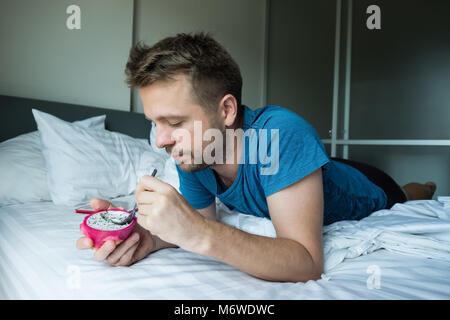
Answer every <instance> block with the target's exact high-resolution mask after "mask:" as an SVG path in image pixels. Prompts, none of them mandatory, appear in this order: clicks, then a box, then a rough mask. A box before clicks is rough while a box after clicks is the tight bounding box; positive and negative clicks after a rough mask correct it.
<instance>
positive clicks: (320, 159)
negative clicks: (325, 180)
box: [258, 113, 330, 197]
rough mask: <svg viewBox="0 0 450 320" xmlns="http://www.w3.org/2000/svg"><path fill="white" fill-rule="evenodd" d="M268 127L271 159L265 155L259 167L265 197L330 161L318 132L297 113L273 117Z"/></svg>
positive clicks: (267, 124)
mask: <svg viewBox="0 0 450 320" xmlns="http://www.w3.org/2000/svg"><path fill="white" fill-rule="evenodd" d="M265 127H266V128H267V129H269V130H267V131H268V132H270V134H269V133H268V134H267V135H268V138H267V141H268V143H266V145H267V152H266V154H270V156H268V158H269V159H270V160H271V161H269V160H267V157H266V160H264V157H262V158H261V159H263V161H258V167H259V171H260V172H259V177H260V181H261V185H262V188H263V190H264V194H265V196H266V197H267V196H269V195H271V194H273V193H275V192H277V191H279V190H281V189H283V188H286V187H288V186H289V185H291V184H293V183H295V182H297V181H299V180H300V179H302V178H303V177H305V176H307V175H308V174H310V173H312V172H314V171H315V170H317V169H319V168H321V167H322V166H323V165H325V164H327V163H328V162H329V161H330V159H329V157H328V155H327V152H326V150H325V147H324V145H323V143H322V141H321V140H320V138H319V136H318V134H317V132H316V131H315V130H314V128H313V127H312V126H311V125H310V124H309V123H308V122H306V121H305V120H304V119H303V118H301V117H299V116H298V115H297V114H294V113H291V114H286V115H284V116H278V117H276V118H275V117H273V118H271V119H269V120H268V121H267V123H266V125H265ZM277 129H278V130H277ZM273 130H275V131H273ZM259 143H261V140H259ZM272 153H273V154H272ZM277 154H278V162H277V161H276V160H277V157H276V155H277ZM264 162H265V163H264Z"/></svg>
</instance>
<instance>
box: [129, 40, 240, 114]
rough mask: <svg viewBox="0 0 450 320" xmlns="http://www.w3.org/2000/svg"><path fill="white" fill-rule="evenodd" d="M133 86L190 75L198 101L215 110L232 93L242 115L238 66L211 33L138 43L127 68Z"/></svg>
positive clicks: (130, 56)
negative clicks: (150, 42)
mask: <svg viewBox="0 0 450 320" xmlns="http://www.w3.org/2000/svg"><path fill="white" fill-rule="evenodd" d="M125 74H126V76H127V80H126V82H127V84H128V86H129V87H138V88H142V87H145V86H147V85H150V84H152V83H155V82H157V81H167V80H171V79H173V76H176V75H179V74H184V75H187V76H188V78H189V80H190V83H191V85H192V89H193V93H194V98H196V101H197V102H198V103H199V104H200V105H202V106H203V107H205V108H207V109H208V110H211V111H215V110H216V108H217V104H218V103H219V101H220V99H221V98H222V97H223V96H224V95H226V94H232V95H233V96H234V97H235V98H236V100H237V104H238V110H239V111H238V118H239V117H240V115H239V113H241V112H242V107H241V92H242V76H241V72H240V70H239V66H238V64H237V63H236V62H235V61H234V60H233V58H232V57H231V55H230V54H229V53H228V52H227V51H226V50H225V48H224V47H223V46H222V45H221V44H219V43H218V42H217V41H216V40H214V39H213V38H212V37H211V36H210V35H209V34H207V33H203V32H202V33H196V34H193V35H191V34H186V33H180V34H177V35H176V36H173V37H168V38H165V39H162V40H160V41H159V42H157V43H156V44H154V45H153V46H151V47H149V46H146V45H145V44H143V43H141V42H138V43H137V44H136V45H135V46H134V47H132V48H131V50H130V55H129V58H128V62H127V65H126V69H125Z"/></svg>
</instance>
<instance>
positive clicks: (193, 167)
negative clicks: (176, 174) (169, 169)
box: [177, 162, 208, 172]
mask: <svg viewBox="0 0 450 320" xmlns="http://www.w3.org/2000/svg"><path fill="white" fill-rule="evenodd" d="M177 164H178V167H180V169H181V170H183V171H186V172H196V171H200V170H203V169H206V168H207V167H208V165H207V164H204V163H202V164H192V163H189V164H188V163H178V162H177Z"/></svg>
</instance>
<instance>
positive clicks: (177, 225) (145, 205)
mask: <svg viewBox="0 0 450 320" xmlns="http://www.w3.org/2000/svg"><path fill="white" fill-rule="evenodd" d="M136 202H137V204H138V207H139V216H138V224H140V225H141V226H142V227H144V228H145V229H147V230H150V231H151V232H152V233H153V234H154V235H156V236H158V237H159V238H160V239H162V240H164V241H167V242H170V243H173V244H175V245H178V246H179V247H181V248H183V249H186V250H189V251H193V252H202V250H203V246H204V245H205V243H204V241H203V236H202V234H203V232H204V231H205V226H206V223H205V220H206V218H205V217H203V216H202V215H201V214H199V213H198V212H197V211H196V210H195V209H194V208H192V207H191V205H190V204H189V203H188V202H187V200H186V199H185V198H184V197H183V196H182V195H181V194H180V193H178V191H177V190H176V189H175V188H174V187H172V186H171V185H170V184H167V183H165V182H163V181H161V180H159V179H158V178H155V177H152V176H144V177H142V179H141V181H140V182H139V185H138V187H137V189H136Z"/></svg>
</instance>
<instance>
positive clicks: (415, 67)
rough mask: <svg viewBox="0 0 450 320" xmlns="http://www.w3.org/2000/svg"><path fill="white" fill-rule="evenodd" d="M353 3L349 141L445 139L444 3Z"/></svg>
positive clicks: (449, 130)
mask: <svg viewBox="0 0 450 320" xmlns="http://www.w3.org/2000/svg"><path fill="white" fill-rule="evenodd" d="M376 3H377V5H378V6H379V8H380V12H381V29H379V30H376V29H374V30H370V29H368V28H367V27H366V19H367V17H369V14H367V13H366V10H367V7H369V6H370V5H371V4H373V1H369V0H358V1H353V29H352V44H353V47H352V76H351V109H350V110H351V113H350V119H351V125H350V136H351V138H352V139H450V90H449V88H450V2H449V1H446V0H430V1H423V0H396V1H390V0H383V1H377V2H376Z"/></svg>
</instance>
